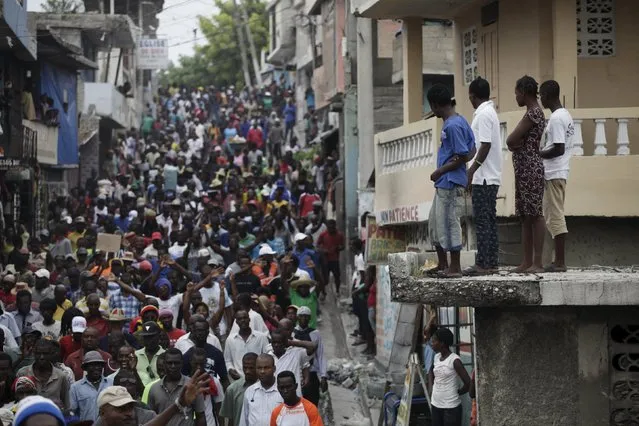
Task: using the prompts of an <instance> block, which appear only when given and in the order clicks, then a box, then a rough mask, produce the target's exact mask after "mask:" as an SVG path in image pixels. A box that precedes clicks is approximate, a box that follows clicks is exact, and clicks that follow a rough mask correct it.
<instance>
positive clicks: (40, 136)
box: [22, 119, 60, 165]
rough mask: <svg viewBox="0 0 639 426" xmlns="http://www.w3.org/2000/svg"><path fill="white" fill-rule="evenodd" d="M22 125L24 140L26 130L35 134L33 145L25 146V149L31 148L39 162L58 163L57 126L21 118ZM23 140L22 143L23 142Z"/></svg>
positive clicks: (25, 138)
mask: <svg viewBox="0 0 639 426" xmlns="http://www.w3.org/2000/svg"><path fill="white" fill-rule="evenodd" d="M22 126H23V127H24V129H25V130H24V132H25V133H24V134H25V136H24V141H25V142H26V140H27V130H28V132H29V134H35V135H37V140H36V144H35V147H29V146H26V147H25V148H26V149H33V150H35V151H34V154H33V158H36V157H37V159H38V163H40V164H50V165H53V164H58V133H59V131H60V129H59V128H58V127H57V126H47V125H46V124H44V123H43V122H41V121H30V120H24V119H23V120H22ZM25 142H23V145H24V143H25ZM25 148H23V149H25Z"/></svg>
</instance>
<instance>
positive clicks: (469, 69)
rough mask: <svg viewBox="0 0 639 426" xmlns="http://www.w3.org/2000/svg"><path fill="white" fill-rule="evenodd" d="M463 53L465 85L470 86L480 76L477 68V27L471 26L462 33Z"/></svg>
mask: <svg viewBox="0 0 639 426" xmlns="http://www.w3.org/2000/svg"><path fill="white" fill-rule="evenodd" d="M462 54H463V61H464V85H465V86H468V85H469V84H470V83H472V81H473V80H474V79H475V78H476V77H477V76H479V71H478V68H477V56H478V55H477V28H475V27H471V28H469V29H467V30H466V31H464V32H463V33H462Z"/></svg>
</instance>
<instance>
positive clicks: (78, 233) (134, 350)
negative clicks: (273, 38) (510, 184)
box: [0, 85, 374, 426]
mask: <svg viewBox="0 0 639 426" xmlns="http://www.w3.org/2000/svg"><path fill="white" fill-rule="evenodd" d="M148 107H149V108H148V111H147V112H146V113H145V117H144V119H143V124H142V127H141V129H139V130H138V129H131V130H129V131H128V132H127V133H126V135H123V136H122V138H121V140H120V141H119V143H118V144H116V145H114V146H113V147H112V150H111V151H109V154H108V155H107V156H106V158H105V159H104V162H103V165H102V167H101V169H100V172H99V173H98V171H97V170H96V171H94V173H93V175H92V177H91V178H90V179H88V180H87V181H86V184H85V186H84V188H74V189H72V190H71V191H70V193H69V195H68V196H64V197H58V198H57V199H56V200H55V201H54V202H52V203H51V205H50V206H49V215H50V217H49V223H48V227H47V229H43V230H40V231H39V232H38V233H37V235H29V233H28V232H27V231H26V229H25V227H23V226H18V227H17V228H15V229H14V228H8V229H6V231H5V235H4V236H3V238H2V248H3V252H2V264H3V268H2V271H3V272H2V273H1V275H0V302H1V306H0V307H1V309H2V310H1V314H0V341H1V342H2V348H3V349H2V352H0V399H1V402H2V404H3V407H4V408H1V409H0V420H1V421H2V424H4V425H7V424H11V422H13V424H14V425H16V426H22V425H29V426H31V425H35V424H37V425H56V424H87V425H90V424H94V425H100V426H116V425H117V426H125V425H139V424H147V425H160V424H162V425H170V426H173V425H195V424H197V425H234V426H237V425H242V426H249V425H250V426H260V425H264V426H267V425H269V426H276V425H282V426H286V425H296V426H297V425H300V426H301V425H312V426H317V425H321V424H323V421H322V417H321V415H320V413H319V411H318V408H317V406H318V404H319V402H320V399H321V395H322V394H323V393H324V392H326V390H327V386H328V384H327V371H326V369H327V360H326V357H325V355H324V346H323V343H322V336H321V334H320V332H319V331H318V329H317V324H318V323H319V322H320V321H321V317H320V315H321V306H320V302H322V301H324V300H325V298H326V296H327V294H328V295H329V296H330V295H331V294H333V290H332V289H331V288H329V286H330V285H332V284H333V283H334V286H335V287H334V291H335V292H336V294H339V292H340V274H341V271H342V268H341V265H340V253H341V252H342V250H344V248H345V244H346V242H345V241H344V236H343V234H342V233H341V232H340V231H339V230H338V228H337V222H336V220H335V214H334V206H333V203H332V202H331V199H332V193H333V189H332V181H333V180H334V179H335V178H336V177H337V176H339V173H340V169H339V168H340V162H339V159H338V158H337V156H336V155H334V154H333V155H327V154H326V153H318V155H316V156H315V157H314V158H313V160H312V161H310V162H308V163H306V162H304V161H299V160H298V159H297V157H296V155H295V154H296V153H297V152H298V151H299V150H300V149H301V148H300V147H299V146H298V145H297V137H296V134H295V132H294V129H293V124H294V122H295V121H294V120H295V116H296V106H295V103H294V101H293V98H292V92H291V91H287V90H286V89H283V88H282V87H280V86H278V85H273V86H271V87H268V88H263V89H259V90H257V89H244V90H242V91H240V92H238V91H236V90H235V89H234V88H233V87H229V88H220V89H217V88H215V87H209V88H206V89H204V88H202V87H200V88H192V89H191V88H185V87H178V86H177V85H172V86H170V87H168V88H164V89H162V90H160V92H159V93H158V96H157V98H156V99H155V102H154V104H152V105H148ZM311 112H312V111H311ZM311 121H313V119H312V118H311ZM282 122H283V123H282ZM349 243H351V244H352V245H353V247H354V252H355V253H356V254H357V255H358V256H357V257H356V262H355V264H356V265H355V266H356V268H355V273H354V275H353V282H352V283H351V284H352V286H353V289H354V290H356V291H355V292H354V296H353V297H354V299H355V298H357V301H358V302H357V303H354V309H355V310H356V311H357V313H358V316H359V317H360V319H361V321H360V327H359V330H358V331H357V332H356V333H354V335H355V336H356V341H355V342H354V343H355V344H357V345H359V344H366V345H367V347H366V350H365V352H366V353H368V354H373V353H374V343H373V339H372V337H371V334H372V329H373V328H374V327H371V324H370V321H374V318H372V319H371V318H370V315H369V314H370V312H369V310H368V308H367V304H366V300H367V298H368V296H369V295H370V294H369V293H372V292H374V287H373V283H372V280H370V279H367V277H366V270H365V266H364V262H363V257H362V255H361V251H362V250H361V247H362V246H361V241H359V240H353V241H351V242H349ZM331 276H332V280H330V278H331ZM331 297H332V296H331ZM373 297H374V293H373ZM362 301H363V303H362ZM373 306H374V305H373ZM373 324H374V323H373Z"/></svg>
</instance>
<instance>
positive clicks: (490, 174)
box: [470, 101, 503, 185]
mask: <svg viewBox="0 0 639 426" xmlns="http://www.w3.org/2000/svg"><path fill="white" fill-rule="evenodd" d="M470 128H471V129H472V130H473V134H474V135H475V147H476V148H477V151H478V152H479V147H480V146H481V144H482V143H489V144H490V151H488V156H487V157H486V160H484V162H483V163H482V166H481V167H480V168H479V169H477V171H476V172H475V174H474V176H473V182H472V184H473V185H484V183H485V184H486V185H501V170H502V162H503V158H502V153H501V143H502V141H501V131H500V125H499V117H497V111H495V104H494V103H493V101H485V102H483V103H482V104H481V105H479V106H478V107H477V109H476V110H475V112H474V113H473V122H472V124H471V125H470Z"/></svg>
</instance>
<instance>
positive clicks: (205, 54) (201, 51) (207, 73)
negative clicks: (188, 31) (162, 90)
mask: <svg viewBox="0 0 639 426" xmlns="http://www.w3.org/2000/svg"><path fill="white" fill-rule="evenodd" d="M238 3H240V1H239V0H238ZM241 4H243V5H244V7H245V8H246V12H247V14H248V18H249V19H248V24H249V27H250V29H251V33H252V35H253V41H254V42H255V49H256V50H257V55H259V54H260V52H261V51H262V49H264V48H265V47H266V46H267V42H268V15H267V13H266V3H265V2H262V1H260V0H243V1H241ZM215 6H216V8H217V9H218V13H217V14H215V15H213V16H212V17H210V18H207V17H204V16H200V29H201V31H202V34H203V35H204V36H205V37H206V41H207V43H206V44H205V45H203V46H198V47H197V48H196V51H195V54H194V55H193V56H190V57H185V56H182V57H180V61H179V64H178V65H177V66H175V65H172V66H170V67H169V68H168V70H167V71H166V72H165V73H164V75H163V76H162V78H161V80H160V83H161V84H163V85H166V84H169V83H178V84H185V85H188V86H205V85H211V84H214V85H215V86H217V87H221V86H229V85H231V84H233V85H235V86H236V87H242V86H243V85H244V78H243V76H242V57H241V53H240V48H239V44H238V39H237V30H236V28H235V25H237V24H238V22H240V21H239V19H238V17H236V15H235V10H234V5H233V1H232V0H215ZM238 14H239V11H238ZM244 38H245V40H246V37H244ZM247 51H248V53H249V63H251V58H250V50H249V48H248V42H247ZM257 60H258V62H259V60H260V58H259V57H258V58H257ZM251 75H252V77H253V78H255V76H254V75H253V67H252V66H251Z"/></svg>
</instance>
